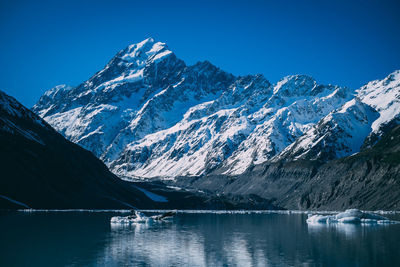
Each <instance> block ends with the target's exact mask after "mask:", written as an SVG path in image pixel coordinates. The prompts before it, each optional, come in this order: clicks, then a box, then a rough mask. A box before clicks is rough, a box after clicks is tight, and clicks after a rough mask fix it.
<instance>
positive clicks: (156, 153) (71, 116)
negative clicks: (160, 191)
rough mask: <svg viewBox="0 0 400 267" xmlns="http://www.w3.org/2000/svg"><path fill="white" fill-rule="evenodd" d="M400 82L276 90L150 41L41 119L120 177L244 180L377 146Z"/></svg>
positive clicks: (304, 84)
mask: <svg viewBox="0 0 400 267" xmlns="http://www.w3.org/2000/svg"><path fill="white" fill-rule="evenodd" d="M399 82H400V74H399V71H397V72H394V73H392V74H391V75H389V76H388V77H387V78H385V79H383V80H380V81H373V82H370V83H368V84H367V85H365V86H363V87H361V88H360V89H358V90H352V89H349V88H345V87H339V86H334V85H322V84H318V83H317V82H316V81H315V80H314V79H313V78H311V77H309V76H305V75H293V76H288V77H285V78H283V79H282V80H280V81H279V82H277V83H276V84H271V83H270V82H269V81H268V80H266V79H265V78H264V77H263V76H262V75H249V76H244V77H235V76H233V75H231V74H229V73H226V72H224V71H222V70H221V69H219V68H217V67H215V66H213V65H212V64H211V63H210V62H207V61H205V62H199V63H197V64H195V65H193V66H187V65H186V64H185V63H184V62H183V61H182V60H180V59H178V58H177V57H176V56H175V54H174V53H173V52H172V51H171V50H170V49H169V48H168V47H167V45H166V44H164V43H161V42H156V41H155V40H153V39H152V38H149V39H146V40H144V41H142V42H140V43H138V44H134V45H130V46H128V47H127V48H126V49H124V50H121V51H120V52H119V53H118V54H117V55H116V56H115V57H114V58H112V59H111V61H110V62H109V63H108V64H107V65H106V67H105V68H104V69H103V70H101V71H99V72H98V73H96V74H95V75H94V76H93V77H91V78H90V79H89V80H88V81H86V82H84V83H82V84H80V85H78V86H77V87H70V86H66V85H61V86H57V87H55V88H53V89H51V90H49V91H47V92H46V93H45V94H44V95H43V96H42V97H41V98H40V100H39V102H38V103H37V104H36V105H35V106H34V107H33V111H34V112H36V113H37V114H39V115H40V116H41V117H42V118H44V119H45V120H46V121H47V122H48V123H49V124H50V125H52V126H53V127H54V128H55V129H56V130H57V131H59V132H60V133H62V134H63V135H64V136H65V137H66V138H67V139H69V140H71V141H72V142H74V143H77V144H79V145H81V146H82V147H84V148H86V149H88V150H90V151H92V152H93V153H94V154H95V155H96V156H97V157H99V158H100V159H102V160H103V162H105V164H106V165H107V166H108V167H109V168H110V170H111V171H113V172H114V173H115V174H118V175H120V176H125V177H141V178H143V177H144V178H151V177H161V178H171V177H177V176H200V175H207V174H210V173H214V174H215V173H218V174H224V175H239V174H242V173H244V172H245V171H246V170H248V169H249V168H252V166H254V165H258V164H262V163H265V162H276V161H282V160H286V161H293V160H302V159H311V160H319V161H329V160H332V159H336V158H339V157H344V156H348V155H351V154H354V153H357V152H359V151H360V148H361V147H362V146H365V147H368V146H371V145H373V144H374V143H376V141H377V140H379V138H380V137H381V135H382V134H383V132H384V131H383V128H384V126H385V125H386V124H387V123H388V122H389V121H393V119H395V118H397V117H398V114H399V113H400V110H399V107H400V105H399V97H400V96H399V95H400V93H399V90H400V89H399V88H400V86H399ZM383 99H384V101H383ZM365 140H369V141H368V142H365Z"/></svg>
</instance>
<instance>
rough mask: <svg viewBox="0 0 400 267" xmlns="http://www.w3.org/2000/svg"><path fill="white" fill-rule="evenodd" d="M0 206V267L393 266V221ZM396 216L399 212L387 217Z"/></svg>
mask: <svg viewBox="0 0 400 267" xmlns="http://www.w3.org/2000/svg"><path fill="white" fill-rule="evenodd" d="M115 215H118V214H117V213H115V212H114V213H112V212H99V213H93V212H91V213H89V212H44V213H42V212H33V213H26V212H2V213H0V231H1V233H0V234H1V237H0V266H96V265H99V266H299V265H305V266H310V265H311V266H313V265H331V266H355V265H358V266H400V225H399V224H396V225H373V226H361V225H350V224H344V225H317V226H315V225H314V226H309V225H307V223H306V219H307V215H306V214H296V213H295V214H274V213H273V214H210V213H178V216H177V218H176V219H175V221H173V222H165V223H158V224H151V225H146V224H141V225H131V226H122V225H120V226H114V225H110V218H111V217H112V216H115ZM388 217H390V218H391V219H397V220H400V215H399V214H391V215H388Z"/></svg>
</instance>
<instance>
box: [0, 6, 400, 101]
mask: <svg viewBox="0 0 400 267" xmlns="http://www.w3.org/2000/svg"><path fill="white" fill-rule="evenodd" d="M399 14H400V3H399V1H382V0H380V1H368V0H359V1H350V0H347V1H340V0H336V1H324V0H318V1H317V0H315V1H311V0H298V1H294V0H293V1H288V0H281V1H272V0H271V1H267V0H265V1H250V0H247V1H234V0H231V1H216V0H214V1H194V0H193V1H166V0H164V1H151V0H146V1H145V0H142V1H117V0H114V1H101V0H97V1H74V0H70V1H18V0H8V1H5V0H0V38H1V39H0V90H3V91H5V92H6V93H8V94H10V95H12V96H14V97H16V98H17V99H18V100H19V101H21V102H22V103H23V104H25V105H27V106H28V107H31V106H32V105H33V104H34V103H35V102H36V101H37V100H38V99H39V97H40V95H41V94H42V93H43V92H44V91H45V90H47V89H49V88H51V87H53V86H55V85H57V84H61V83H66V84H70V85H78V84H79V83H81V82H83V81H85V80H86V79H88V78H90V76H92V75H93V74H94V73H95V72H96V71H98V70H100V69H101V68H103V67H104V66H105V64H106V63H107V62H108V61H109V60H110V59H111V58H112V57H113V56H114V54H115V53H117V52H118V51H119V50H121V49H123V48H125V47H126V46H127V45H129V44H131V43H136V42H139V41H141V40H143V39H145V38H147V37H153V38H155V39H156V40H159V41H162V42H166V43H167V44H168V46H169V48H170V49H171V50H173V51H174V52H175V54H176V55H177V56H178V57H179V58H181V59H183V60H184V61H185V62H186V63H187V64H194V63H195V62H197V61H201V60H209V61H211V62H212V63H213V64H215V65H217V66H218V67H220V68H222V69H224V70H226V71H228V72H231V73H233V74H235V75H246V74H256V73H262V74H264V75H265V77H266V78H267V79H269V80H270V81H271V82H276V81H278V80H279V79H280V78H282V77H283V76H285V75H289V74H299V73H300V74H308V75H311V76H313V77H314V78H316V79H317V80H318V81H319V82H321V83H333V84H338V85H346V86H350V87H353V88H356V87H359V86H361V85H363V84H364V83H366V82H368V81H370V80H373V79H378V78H383V77H385V76H386V75H387V74H389V73H390V72H392V71H394V70H395V69H400V30H399V29H400V15H399Z"/></svg>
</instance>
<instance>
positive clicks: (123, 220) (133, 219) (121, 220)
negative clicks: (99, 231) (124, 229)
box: [111, 212, 152, 224]
mask: <svg viewBox="0 0 400 267" xmlns="http://www.w3.org/2000/svg"><path fill="white" fill-rule="evenodd" d="M135 214H136V215H131V216H114V217H112V218H111V224H135V223H148V222H150V221H152V218H151V217H147V216H146V215H144V214H143V213H141V212H136V213H135Z"/></svg>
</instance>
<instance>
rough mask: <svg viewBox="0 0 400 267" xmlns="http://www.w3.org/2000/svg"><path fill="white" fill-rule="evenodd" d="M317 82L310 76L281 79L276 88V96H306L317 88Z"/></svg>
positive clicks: (290, 76) (298, 75) (291, 76)
mask: <svg viewBox="0 0 400 267" xmlns="http://www.w3.org/2000/svg"><path fill="white" fill-rule="evenodd" d="M316 84H317V83H316V81H315V79H314V78H313V77H311V76H308V75H301V74H297V75H289V76H286V77H284V78H283V79H281V80H280V81H279V82H278V83H277V84H276V86H275V88H274V94H276V93H278V92H282V94H283V95H286V96H289V95H304V94H305V93H306V92H307V91H311V89H313V88H314V87H315V86H316Z"/></svg>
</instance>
